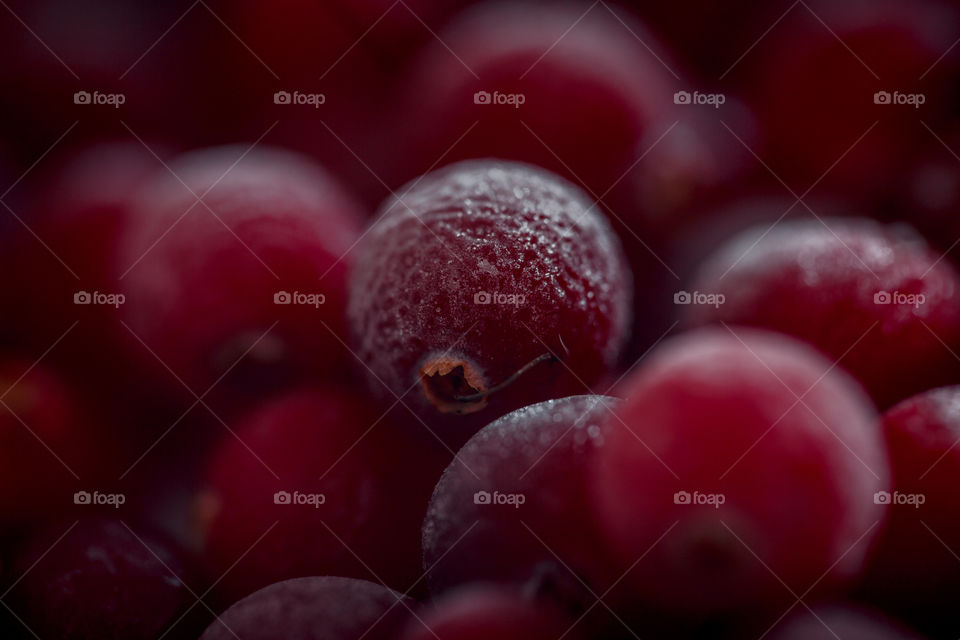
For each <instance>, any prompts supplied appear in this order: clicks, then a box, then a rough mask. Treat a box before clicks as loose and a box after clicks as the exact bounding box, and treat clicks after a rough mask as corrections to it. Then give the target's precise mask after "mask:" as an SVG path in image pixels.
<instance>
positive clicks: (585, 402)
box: [423, 396, 619, 595]
mask: <svg viewBox="0 0 960 640" xmlns="http://www.w3.org/2000/svg"><path fill="white" fill-rule="evenodd" d="M618 404H619V401H617V400H615V399H614V398H608V397H605V396H571V397H567V398H562V399H559V400H548V401H546V402H542V403H540V404H535V405H531V406H529V407H524V408H522V409H518V410H517V411H514V412H512V413H510V414H507V415H505V416H503V417H502V418H500V419H499V420H496V421H494V422H492V423H491V424H489V425H487V426H486V427H484V428H483V429H481V430H480V431H479V432H477V433H476V434H475V435H474V436H473V437H472V438H471V439H470V440H469V442H467V444H466V445H464V446H463V448H462V449H460V451H459V452H458V453H457V456H456V458H455V459H454V460H453V462H451V463H450V466H449V467H447V470H446V471H445V472H444V474H443V477H441V479H440V482H439V483H438V484H437V488H436V489H435V490H434V493H433V499H432V500H431V502H430V508H429V509H428V510H427V518H426V520H425V522H424V525H423V554H424V566H425V568H427V569H429V571H428V573H427V581H428V582H429V584H430V587H431V590H432V591H434V592H442V591H443V590H445V589H448V588H450V587H451V586H454V585H457V584H461V583H467V582H476V581H485V580H492V581H497V582H510V583H514V584H515V585H524V584H530V583H531V582H536V581H538V580H539V581H543V582H546V583H550V582H553V583H555V584H557V585H570V586H572V587H573V588H575V589H579V590H582V587H581V586H580V584H579V582H578V577H579V576H583V577H584V578H591V577H595V576H597V575H599V574H600V570H598V568H597V567H598V566H600V565H602V562H603V560H602V558H603V553H602V548H603V545H602V544H600V543H599V541H598V540H599V535H598V533H597V531H596V530H595V529H594V526H593V518H592V506H591V501H590V497H589V496H588V495H587V492H586V475H585V473H586V467H587V463H588V461H589V460H590V459H591V455H592V453H593V451H594V449H595V447H596V446H597V442H598V439H599V437H600V425H601V424H603V423H604V422H605V420H606V419H608V418H609V413H610V411H611V410H612V409H613V408H614V407H616V406H617V405H618ZM555 554H556V555H555ZM558 556H559V558H560V560H557V557H558ZM571 572H575V574H572V573H571ZM568 595H575V594H568Z"/></svg>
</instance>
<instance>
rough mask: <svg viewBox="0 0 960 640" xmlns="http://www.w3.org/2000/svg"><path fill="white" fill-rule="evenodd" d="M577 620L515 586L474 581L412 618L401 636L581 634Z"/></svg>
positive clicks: (467, 639) (519, 638) (471, 638)
mask: <svg viewBox="0 0 960 640" xmlns="http://www.w3.org/2000/svg"><path fill="white" fill-rule="evenodd" d="M573 628H574V621H573V620H570V619H567V618H566V617H565V616H564V615H562V614H561V613H560V612H559V611H558V610H556V609H554V608H553V607H552V606H551V605H549V604H547V603H545V602H538V601H537V600H535V599H533V598H531V597H529V596H528V595H526V594H524V593H522V592H520V591H518V590H514V589H510V588H502V587H495V586H490V585H479V584H478V585H470V586H467V587H464V588H461V589H459V590H456V591H452V592H450V593H449V594H446V595H444V596H443V597H441V598H440V599H439V600H438V601H437V602H436V603H434V605H433V606H432V607H431V608H430V609H427V610H426V611H423V612H421V613H420V615H419V616H418V617H417V618H415V619H411V620H410V621H409V622H408V623H407V628H406V630H405V631H404V633H403V634H402V635H400V636H399V637H400V639H401V640H427V639H428V638H434V640H436V639H437V638H439V639H440V640H486V639H487V638H502V639H503V640H556V639H557V638H571V639H575V638H578V637H579V635H578V634H576V633H571V630H572V629H573Z"/></svg>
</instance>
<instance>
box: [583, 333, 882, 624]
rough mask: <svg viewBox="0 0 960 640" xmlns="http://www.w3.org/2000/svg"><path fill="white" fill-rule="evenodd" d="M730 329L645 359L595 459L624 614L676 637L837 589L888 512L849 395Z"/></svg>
mask: <svg viewBox="0 0 960 640" xmlns="http://www.w3.org/2000/svg"><path fill="white" fill-rule="evenodd" d="M733 331H734V332H735V333H731V332H730V331H728V330H727V329H721V328H707V329H700V330H697V331H694V332H690V333H686V334H684V335H682V336H680V337H677V338H674V339H672V340H671V341H670V342H668V343H665V344H664V345H662V346H661V347H659V348H658V349H657V350H656V351H655V352H654V353H653V354H651V355H650V356H649V357H648V359H647V360H646V361H645V362H644V364H643V365H642V367H641V368H640V369H639V370H638V371H637V372H636V373H635V374H634V375H633V376H632V378H630V379H629V380H628V382H627V383H626V384H625V387H624V389H623V394H624V397H625V401H624V403H623V404H622V405H621V406H620V407H619V408H618V409H616V411H615V414H616V415H617V417H618V418H619V419H615V420H613V421H610V422H609V423H608V426H607V429H606V431H605V433H604V435H603V444H602V446H601V447H600V448H599V450H598V451H597V453H596V455H595V456H594V467H593V473H592V488H593V496H594V499H595V501H596V509H597V514H598V517H599V519H600V523H601V525H602V526H603V528H604V530H605V532H606V534H607V535H608V537H609V540H610V544H611V545H612V547H613V550H614V552H615V553H617V554H618V556H619V559H620V565H621V566H620V568H619V571H617V572H616V574H615V575H617V576H621V575H622V576H623V578H624V582H625V584H627V585H629V588H630V590H631V592H632V598H631V599H630V600H629V601H630V602H632V603H633V605H634V606H637V605H640V606H643V607H647V608H650V609H652V610H653V611H655V612H657V615H665V616H677V617H678V618H679V620H678V623H680V624H688V623H691V622H696V621H704V622H705V621H707V620H710V619H712V618H716V617H718V616H732V617H737V616H743V615H747V616H748V617H750V618H751V619H758V618H760V617H761V616H764V615H766V614H768V613H771V612H776V613H780V612H781V611H783V610H784V609H785V605H789V604H790V603H791V602H793V598H794V597H795V596H794V595H793V594H798V595H799V594H804V593H805V592H806V591H807V590H808V589H810V588H812V587H813V586H814V584H816V585H817V592H818V593H820V592H829V591H831V590H833V589H836V588H837V587H838V586H840V585H844V584H845V583H846V582H848V581H849V580H850V579H851V578H852V577H854V576H855V575H856V574H857V572H858V571H859V570H860V568H861V566H862V564H863V560H864V557H865V555H866V552H867V550H868V548H869V543H870V540H871V538H872V536H873V534H874V533H875V532H876V531H877V530H878V529H879V526H878V524H879V521H880V520H881V519H882V518H883V516H884V513H885V508H886V507H885V506H884V505H877V504H875V503H874V500H873V496H874V493H875V492H877V491H879V490H882V489H886V488H887V486H888V485H887V479H888V475H889V470H888V463H887V460H886V453H885V451H884V446H883V441H882V438H881V437H880V433H879V430H878V429H877V425H876V420H877V418H876V414H875V411H874V409H873V407H872V405H871V403H870V401H869V399H868V398H867V397H866V395H865V394H864V393H863V392H862V391H861V390H860V388H859V386H858V385H857V384H856V383H855V382H854V381H853V380H852V379H851V378H849V377H848V376H847V374H845V373H843V372H842V371H840V370H838V369H831V364H830V362H829V361H828V360H826V359H825V358H823V357H821V356H820V355H819V354H818V353H817V352H816V351H814V350H812V349H810V348H808V347H807V346H805V345H803V344H802V343H799V342H796V341H794V340H792V339H790V338H789V337H786V336H781V335H778V334H774V333H767V332H761V331H756V330H750V329H743V328H736V329H734V330H733ZM798 398H799V400H798ZM633 563H636V565H635V566H633V568H632V569H630V570H629V571H627V570H628V569H629V568H630V567H631V566H632V565H633ZM818 581H819V582H818ZM791 591H792V592H793V593H791ZM781 607H783V608H781Z"/></svg>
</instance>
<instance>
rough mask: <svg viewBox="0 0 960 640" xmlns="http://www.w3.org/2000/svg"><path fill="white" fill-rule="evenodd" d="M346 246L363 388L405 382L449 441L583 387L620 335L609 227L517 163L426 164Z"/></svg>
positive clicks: (627, 283) (616, 250) (586, 204)
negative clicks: (350, 247)
mask: <svg viewBox="0 0 960 640" xmlns="http://www.w3.org/2000/svg"><path fill="white" fill-rule="evenodd" d="M356 253H357V255H356V268H355V271H354V273H353V275H352V278H351V282H350V306H349V309H348V315H349V319H350V325H351V329H352V332H353V336H354V344H355V346H356V350H357V353H358V355H359V357H360V358H361V359H362V360H363V361H364V362H365V363H366V364H367V366H368V367H369V368H370V370H371V372H372V374H373V376H374V377H375V378H376V379H377V380H374V381H373V383H372V384H373V386H374V389H375V390H376V391H378V392H379V393H380V394H381V395H384V394H383V386H384V385H385V386H387V387H388V389H389V391H390V392H391V393H393V394H396V395H398V396H403V395H404V394H406V393H408V392H409V391H411V390H413V389H415V388H416V387H418V386H419V387H420V391H421V393H419V394H417V396H418V397H417V398H416V399H414V400H413V401H412V402H411V404H412V405H413V407H414V408H415V409H417V410H419V411H420V412H421V413H423V415H425V416H427V417H428V419H431V420H437V418H438V417H440V415H441V414H446V419H445V421H444V423H443V424H445V425H449V426H448V427H447V428H448V429H449V431H448V432H447V433H446V435H447V436H449V437H450V438H451V439H452V440H460V441H461V442H462V441H463V440H465V439H466V438H467V437H468V436H469V435H470V432H471V430H475V429H476V428H477V427H479V426H481V425H482V424H483V423H484V422H487V421H489V420H491V419H494V418H496V417H498V416H499V415H502V414H504V413H506V412H508V411H510V410H512V409H516V408H518V407H520V406H524V405H526V404H530V402H533V401H539V400H543V399H546V398H549V397H556V396H559V395H564V393H563V392H564V391H565V392H566V393H570V392H574V393H576V392H582V391H584V388H583V384H592V383H595V382H596V381H597V380H598V379H599V378H600V376H602V375H603V374H604V373H605V372H606V371H607V370H608V369H609V368H610V367H611V366H613V365H614V364H615V363H616V361H617V357H618V354H619V352H620V349H621V346H622V345H623V343H624V341H625V339H626V333H627V331H628V327H629V309H630V287H631V277H630V273H629V271H628V269H627V267H626V265H625V262H624V258H623V254H622V253H621V250H620V246H619V243H618V241H617V238H616V237H615V235H614V234H613V232H612V231H611V229H610V227H609V225H608V224H607V222H606V220H605V219H604V218H603V216H602V215H601V214H600V213H599V212H598V211H597V210H596V209H595V208H593V207H592V206H591V203H590V201H589V200H588V199H587V198H586V197H585V196H584V194H583V193H582V192H580V191H579V190H578V189H576V188H575V187H573V186H572V185H570V184H568V183H566V182H565V181H563V180H561V179H559V178H556V177H555V176H553V175H551V174H549V173H547V172H544V171H541V170H538V169H535V168H533V167H530V166H526V165H520V164H513V163H501V162H493V161H473V162H464V163H461V164H456V165H453V166H451V167H447V168H445V169H442V170H440V171H437V172H435V173H431V174H428V175H427V176H425V177H424V178H423V179H421V180H419V181H417V182H416V183H414V184H412V185H410V186H409V187H408V188H407V190H406V191H405V192H404V195H403V196H402V199H399V198H397V199H392V200H390V201H389V202H388V203H387V204H386V205H385V207H384V210H383V212H382V215H381V217H380V219H379V220H378V221H377V223H376V224H375V225H374V226H373V227H372V228H371V229H370V230H369V232H368V233H367V234H366V235H365V236H364V238H363V239H362V241H361V243H360V244H359V246H358V247H357V252H356ZM555 359H560V360H562V362H560V363H558V362H555V361H553V360H555ZM527 365H531V366H530V367H529V368H527ZM518 372H519V373H520V374H521V375H519V376H517V375H516V374H517V373H518ZM571 372H572V373H571ZM508 382H510V383H512V384H510V385H509V386H506V388H498V387H500V386H502V385H503V384H504V383H508ZM388 397H389V395H388ZM406 402H410V401H406ZM472 413H477V415H476V416H475V417H474V419H473V420H465V419H463V418H462V416H458V415H457V414H472Z"/></svg>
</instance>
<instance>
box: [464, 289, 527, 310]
mask: <svg viewBox="0 0 960 640" xmlns="http://www.w3.org/2000/svg"><path fill="white" fill-rule="evenodd" d="M526 303H527V297H526V296H525V295H523V294H522V293H497V292H493V293H490V292H488V291H477V292H476V293H475V294H473V304H508V305H513V306H514V307H520V306H523V305H524V304H526Z"/></svg>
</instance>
